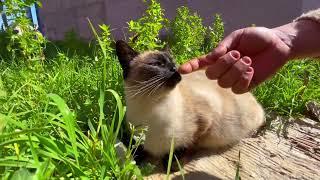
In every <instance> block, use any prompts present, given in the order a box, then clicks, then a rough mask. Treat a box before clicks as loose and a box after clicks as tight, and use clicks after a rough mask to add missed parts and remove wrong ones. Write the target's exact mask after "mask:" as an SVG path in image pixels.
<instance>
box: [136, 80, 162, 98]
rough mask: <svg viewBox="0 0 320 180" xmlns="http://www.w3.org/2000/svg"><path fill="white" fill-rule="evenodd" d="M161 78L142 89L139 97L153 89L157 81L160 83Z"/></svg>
mask: <svg viewBox="0 0 320 180" xmlns="http://www.w3.org/2000/svg"><path fill="white" fill-rule="evenodd" d="M162 79H163V78H159V79H157V80H155V81H153V82H152V83H150V84H149V85H148V86H147V87H146V88H144V89H142V90H141V91H140V93H139V95H141V96H143V95H144V94H145V93H147V92H149V91H150V90H152V89H153V87H155V86H156V85H157V83H158V82H159V81H161V80H162Z"/></svg>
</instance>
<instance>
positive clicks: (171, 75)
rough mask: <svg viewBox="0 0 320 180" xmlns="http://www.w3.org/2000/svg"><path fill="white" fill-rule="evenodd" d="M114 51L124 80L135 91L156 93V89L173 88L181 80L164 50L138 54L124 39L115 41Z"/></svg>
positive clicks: (170, 58)
mask: <svg viewBox="0 0 320 180" xmlns="http://www.w3.org/2000/svg"><path fill="white" fill-rule="evenodd" d="M116 51H117V56H118V59H119V61H120V64H121V67H122V70H123V76H124V80H125V82H126V84H127V85H129V86H131V89H134V90H135V91H137V93H138V92H139V91H141V92H144V93H145V94H147V93H149V94H151V93H154V94H157V91H158V92H160V91H164V90H170V89H173V88H174V87H175V86H176V85H177V84H178V83H179V82H180V81H181V75H180V74H179V73H178V72H177V68H176V65H175V63H174V61H173V59H172V57H171V56H170V54H169V53H168V52H166V51H147V52H143V53H141V54H139V53H138V52H136V51H134V50H133V49H132V48H131V47H130V46H129V45H128V44H127V43H125V42H124V41H117V43H116ZM134 87H136V88H134ZM129 88H130V87H129ZM139 89H140V90H139ZM134 90H132V91H134ZM141 94H142V93H141Z"/></svg>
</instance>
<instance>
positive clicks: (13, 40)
mask: <svg viewBox="0 0 320 180" xmlns="http://www.w3.org/2000/svg"><path fill="white" fill-rule="evenodd" d="M34 3H37V4H38V5H41V3H40V1H39V0H10V1H3V2H2V1H0V6H1V7H3V6H5V7H6V8H5V9H4V8H2V12H0V13H2V14H3V16H5V17H7V18H8V17H10V18H11V19H8V21H11V22H12V23H11V24H10V25H8V26H7V27H6V33H2V36H4V37H3V38H2V39H8V40H7V41H5V42H6V44H2V46H3V48H5V49H6V50H7V54H9V55H8V56H6V58H11V60H15V59H18V58H19V59H20V60H23V59H24V60H26V59H27V60H29V61H34V60H43V58H44V56H43V49H44V46H45V44H46V39H45V38H44V37H43V36H42V34H41V33H40V32H38V31H37V29H36V28H34V27H33V26H32V25H31V24H32V23H31V21H30V20H29V19H28V18H27V17H26V13H27V8H28V7H30V6H31V5H32V4H34ZM5 24H7V23H5ZM10 56H11V57H10ZM2 58H3V57H2Z"/></svg>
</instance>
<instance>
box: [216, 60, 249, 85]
mask: <svg viewBox="0 0 320 180" xmlns="http://www.w3.org/2000/svg"><path fill="white" fill-rule="evenodd" d="M250 65H251V59H250V58H249V57H247V56H245V57H243V58H241V59H240V60H238V61H237V62H236V63H234V64H233V65H232V67H231V68H230V69H229V70H228V71H226V72H225V73H224V74H223V75H222V76H221V77H219V79H218V84H219V85H220V86H221V87H223V88H230V87H232V86H233V85H234V84H235V83H236V82H237V81H239V79H240V78H241V76H242V74H244V73H245V72H246V71H247V70H248V68H249V67H250Z"/></svg>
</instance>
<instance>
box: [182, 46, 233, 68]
mask: <svg viewBox="0 0 320 180" xmlns="http://www.w3.org/2000/svg"><path fill="white" fill-rule="evenodd" d="M225 53H227V48H226V47H224V46H222V45H220V46H218V47H217V48H216V49H214V50H213V51H212V52H211V53H209V54H207V55H203V56H200V57H198V58H195V59H192V60H190V61H188V62H186V63H184V64H182V65H181V66H180V67H179V69H178V71H179V72H180V73H181V74H188V73H192V72H194V71H197V70H200V69H203V68H205V67H207V66H209V65H212V64H214V63H215V62H216V60H217V59H219V57H221V56H223V55H224V54H225Z"/></svg>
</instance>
